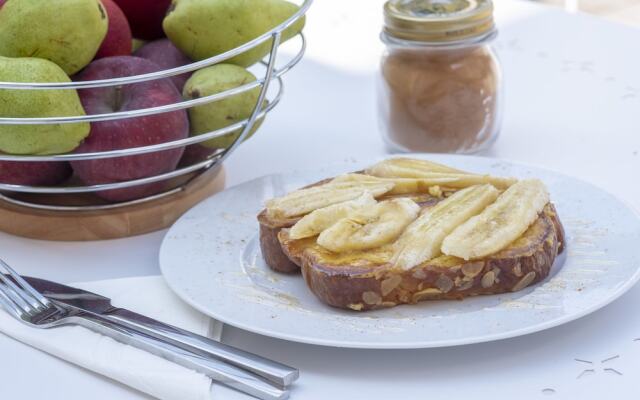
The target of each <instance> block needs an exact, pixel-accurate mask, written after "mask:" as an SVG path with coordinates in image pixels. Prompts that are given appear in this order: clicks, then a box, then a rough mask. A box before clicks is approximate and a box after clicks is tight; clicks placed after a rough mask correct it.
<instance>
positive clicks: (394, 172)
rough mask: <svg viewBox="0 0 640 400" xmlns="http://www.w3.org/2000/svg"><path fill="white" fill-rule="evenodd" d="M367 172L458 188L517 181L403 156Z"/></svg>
mask: <svg viewBox="0 0 640 400" xmlns="http://www.w3.org/2000/svg"><path fill="white" fill-rule="evenodd" d="M366 173H367V174H370V175H373V176H377V177H381V178H413V179H420V180H422V182H423V184H425V185H431V186H433V185H442V186H447V187H451V188H457V189H459V188H465V187H469V186H473V185H481V184H485V183H489V184H491V185H493V186H495V187H497V188H498V189H506V188H508V187H509V186H511V185H513V184H514V183H515V182H516V180H515V179H513V178H502V177H496V176H490V175H478V174H472V173H470V172H464V171H460V170H456V169H453V168H449V167H446V166H444V165H440V164H436V163H432V162H429V161H423V160H412V159H402V158H397V159H391V160H387V161H383V162H381V163H378V164H376V165H374V166H372V167H371V168H368V169H367V170H366Z"/></svg>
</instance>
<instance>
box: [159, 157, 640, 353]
mask: <svg viewBox="0 0 640 400" xmlns="http://www.w3.org/2000/svg"><path fill="white" fill-rule="evenodd" d="M411 156H417V158H425V157H433V156H435V157H453V158H458V159H464V158H467V159H468V158H475V159H483V160H488V161H494V162H506V163H508V164H514V165H518V166H522V167H528V168H533V169H537V170H544V171H547V172H550V173H553V174H556V175H560V176H562V177H566V178H569V179H571V180H575V181H579V182H580V183H582V184H585V185H588V186H591V187H592V188H594V189H596V190H599V191H601V192H604V193H606V194H607V195H609V196H611V197H612V198H614V199H616V200H617V201H619V202H620V203H621V204H623V205H624V206H625V207H626V208H627V209H628V210H630V211H631V212H632V213H633V214H634V215H635V216H636V218H637V219H638V220H639V221H640V211H638V210H637V209H636V208H635V207H634V206H633V205H631V204H629V202H628V201H626V200H625V199H621V198H620V197H619V196H617V195H615V194H613V193H611V192H609V191H608V190H606V189H604V188H601V187H600V186H597V185H595V184H593V183H591V182H588V181H586V180H584V179H582V178H577V177H573V176H570V175H567V174H565V173H562V172H559V171H557V170H553V169H550V168H546V167H539V166H537V165H535V164H528V163H523V162H518V161H512V160H509V159H505V158H494V157H484V156H475V155H459V154H434V153H407V154H393V155H388V156H378V157H372V161H375V160H381V159H388V158H393V157H411ZM359 161H360V160H359ZM341 165H348V163H345V162H342V163H339V162H336V163H328V164H326V165H325V166H341ZM320 169H321V167H320V168H309V169H294V170H291V171H289V172H280V173H274V174H267V175H262V176H259V177H256V178H254V179H250V180H247V181H245V182H241V183H238V184H236V185H233V186H231V187H229V188H226V189H225V190H224V191H226V190H230V189H233V188H235V187H238V186H241V185H248V184H252V183H254V182H257V181H260V180H264V179H268V178H270V177H273V176H286V175H290V174H292V173H294V172H296V173H305V172H312V171H318V170H320ZM214 196H216V195H215V194H214V195H213V196H211V197H210V198H213V197H214ZM207 200H208V199H205V200H204V201H207ZM197 206H198V205H196V206H194V208H195V207H197ZM188 212H189V211H187V213H188ZM185 215H186V213H185ZM181 219H182V217H181V218H180V219H179V220H178V221H176V224H177V223H178V222H179V221H180V220H181ZM174 225H175V224H174ZM172 230H173V226H172V227H171V228H170V229H169V230H168V231H167V233H166V234H165V236H164V237H163V239H162V243H161V245H160V250H159V252H158V258H159V265H160V272H161V275H162V277H163V279H164V281H165V282H166V284H167V286H168V287H169V288H170V289H171V291H172V292H173V293H175V294H176V295H177V296H178V297H179V298H180V299H181V300H182V301H184V302H185V303H187V304H188V305H189V306H191V307H193V308H194V309H196V310H198V311H199V312H201V313H203V314H204V315H207V316H208V317H210V318H213V319H215V320H218V321H220V322H222V323H224V324H228V325H230V326H233V327H235V328H238V329H242V330H245V331H248V332H252V333H255V334H258V335H262V336H267V337H271V338H276V339H280V340H286V341H290V342H295V343H302V344H311V345H317V346H326V347H335V348H351V349H371V350H393V349H396V350H402V349H405V350H406V349H427V348H443V347H454V346H464V345H472V344H478V343H488V342H494V341H499V340H505V339H511V338H515V337H520V336H525V335H530V334H533V333H537V332H542V331H545V330H547V329H551V328H555V327H557V326H561V325H564V324H567V323H569V322H572V321H575V320H578V319H580V318H583V317H585V316H587V315H589V314H592V313H594V312H596V311H598V310H600V309H602V308H604V307H606V306H608V305H610V304H611V303H613V302H614V301H616V300H617V299H619V298H620V297H621V296H622V295H624V294H625V293H626V292H628V291H629V290H630V289H631V288H633V287H634V286H635V285H636V284H637V283H638V281H640V266H638V267H637V268H636V270H635V272H634V273H633V275H632V276H631V278H630V279H628V280H627V281H626V282H625V283H624V284H623V285H620V286H619V287H618V288H617V289H616V290H614V291H612V292H611V294H610V296H608V297H607V299H606V300H605V301H602V302H599V303H596V304H593V305H592V306H591V307H588V308H585V309H584V310H581V311H579V312H575V313H572V314H569V315H565V316H562V317H559V318H556V319H553V320H550V321H546V322H541V323H538V324H535V325H532V326H528V327H525V328H520V329H513V330H510V331H506V332H498V333H493V334H486V335H481V336H478V335H476V336H471V337H465V338H459V339H445V340H436V341H434V340H429V341H419V340H417V341H411V342H407V341H402V342H383V343H375V342H371V341H364V342H363V341H357V342H356V341H349V340H346V341H345V340H342V341H338V340H334V339H318V338H313V337H311V338H309V337H305V336H301V335H295V334H286V333H282V332H279V331H272V330H270V329H266V328H260V327H255V326H252V325H250V324H246V323H242V322H238V321H232V320H230V319H229V318H225V317H220V316H217V315H214V314H215V313H214V312H213V311H212V310H210V309H208V308H207V307H204V306H201V305H200V304H198V303H197V302H196V301H195V300H193V299H192V298H190V297H189V296H188V295H187V294H186V293H183V291H182V290H181V289H180V288H178V287H177V286H176V285H175V283H173V282H171V281H169V279H167V274H166V273H165V266H164V265H163V262H162V258H163V256H162V254H163V253H164V251H165V249H166V246H165V243H166V242H167V241H168V240H169V236H170V234H171V231H172ZM566 257H569V255H568V254H567V256H566Z"/></svg>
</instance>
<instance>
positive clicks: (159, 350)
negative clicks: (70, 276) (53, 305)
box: [71, 313, 289, 400]
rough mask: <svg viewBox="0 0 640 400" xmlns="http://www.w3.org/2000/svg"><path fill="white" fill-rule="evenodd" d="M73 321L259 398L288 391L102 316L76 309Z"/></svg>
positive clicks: (275, 398) (274, 399)
mask: <svg viewBox="0 0 640 400" xmlns="http://www.w3.org/2000/svg"><path fill="white" fill-rule="evenodd" d="M71 318H73V320H74V323H76V324H78V325H81V326H83V327H85V328H88V329H91V330H93V331H97V332H98V333H101V334H103V335H105V336H109V337H111V338H113V339H115V340H117V341H119V342H121V343H125V344H128V345H130V346H133V347H136V348H139V349H141V350H144V351H146V352H149V353H151V354H154V355H156V356H159V357H162V358H164V359H166V360H168V361H171V362H173V363H176V364H178V365H182V366H183V367H186V368H189V369H192V370H194V371H197V372H200V373H202V374H204V375H207V376H208V377H210V378H211V379H212V380H214V381H216V382H219V383H221V384H224V385H226V386H229V387H231V388H234V389H236V390H239V391H241V392H243V393H246V394H249V395H251V396H254V397H257V398H259V399H263V400H285V399H287V398H289V391H287V390H281V389H279V388H277V387H275V386H272V385H271V384H270V383H268V382H265V381H263V380H262V379H261V378H259V377H258V376H256V375H254V374H252V373H250V372H247V371H245V370H243V369H240V368H237V367H234V366H233V365H229V364H225V363H224V362H222V361H220V360H216V359H211V358H205V357H202V356H200V355H198V354H194V353H191V352H189V351H188V350H185V349H182V348H179V347H175V346H172V345H171V344H168V343H165V342H163V341H161V340H158V339H156V338H154V337H151V336H148V335H145V334H143V333H140V332H137V331H135V330H133V329H131V328H128V327H127V326H124V325H120V324H118V323H115V322H113V321H110V320H109V319H107V318H104V317H102V316H99V315H96V314H91V313H78V314H76V315H75V316H73V317H71Z"/></svg>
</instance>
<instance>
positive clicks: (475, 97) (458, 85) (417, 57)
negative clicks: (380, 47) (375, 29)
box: [379, 0, 502, 153]
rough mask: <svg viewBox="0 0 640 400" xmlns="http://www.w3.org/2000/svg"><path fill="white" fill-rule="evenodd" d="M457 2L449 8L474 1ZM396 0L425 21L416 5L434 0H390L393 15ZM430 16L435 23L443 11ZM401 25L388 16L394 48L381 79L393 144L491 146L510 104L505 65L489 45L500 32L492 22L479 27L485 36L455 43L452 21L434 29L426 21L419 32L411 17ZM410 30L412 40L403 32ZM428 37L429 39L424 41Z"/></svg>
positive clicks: (449, 149) (449, 148)
mask: <svg viewBox="0 0 640 400" xmlns="http://www.w3.org/2000/svg"><path fill="white" fill-rule="evenodd" d="M450 2H451V3H452V8H451V9H449V10H448V11H451V10H456V9H457V8H455V7H461V6H462V5H464V4H462V5H461V3H469V2H470V1H465V0H451V1H450ZM390 3H391V4H392V5H393V3H401V4H400V5H401V6H403V7H405V8H404V9H401V10H402V11H403V12H405V13H406V12H408V11H407V10H410V11H411V12H412V13H413V14H411V15H413V20H412V21H411V22H412V23H415V20H416V18H417V17H415V15H414V14H415V11H416V10H423V9H422V8H420V7H425V6H429V5H430V4H431V5H433V4H432V2H430V1H429V0H427V1H424V0H423V1H417V0H415V1H411V0H410V1H407V0H402V1H390V2H389V3H387V7H386V8H385V12H386V13H387V14H388V13H389V12H390V11H389V10H390V8H389V7H390V6H389V4H390ZM413 3H416V4H413ZM417 3H419V4H417ZM454 3H455V4H454ZM480 3H486V2H480ZM438 4H442V0H440V1H439V2H438ZM474 4H475V5H476V6H478V5H479V4H478V3H477V2H476V3H474ZM488 4H489V5H491V3H490V2H489V3H488ZM398 7H399V6H398V5H397V4H396V7H395V8H391V10H393V11H396V12H397V11H398ZM473 10H474V9H472V11H473ZM491 10H492V8H491ZM445 11H447V10H445ZM466 11H467V12H469V10H468V9H467V10H466ZM476 11H477V10H476ZM485 12H486V10H485ZM422 14H425V13H424V12H422V13H420V15H422ZM450 14H451V13H450V12H449V13H445V15H446V16H447V18H449V22H448V24H450V25H451V22H450V21H451V20H455V19H452V17H451V15H450ZM462 14H464V13H462ZM426 15H428V16H429V18H430V19H429V18H427V21H428V22H433V21H438V20H439V18H442V16H440V15H439V14H437V13H436V15H435V16H434V15H432V14H431V13H428V12H427V13H426ZM465 15H466V14H465ZM465 15H463V16H465ZM491 15H492V14H491ZM466 17H468V15H466ZM461 18H462V17H461ZM422 19H424V17H423V18H422ZM477 20H478V19H477V18H476V19H475V20H474V21H477ZM393 23H394V20H391V22H389V16H388V15H387V27H386V28H385V32H384V33H383V39H384V40H385V42H386V43H387V52H386V54H385V56H384V57H383V59H382V64H381V79H380V84H379V86H380V87H379V111H380V117H381V121H382V129H383V134H384V136H385V139H386V141H387V142H388V143H389V144H390V145H391V146H392V147H393V148H394V149H397V150H401V151H420V152H440V153H469V152H475V151H478V150H481V149H483V148H485V147H487V146H488V145H490V144H491V143H492V142H493V141H494V140H495V138H496V136H497V133H498V131H499V127H500V122H501V105H502V101H501V100H502V99H501V97H502V96H501V71H500V66H499V64H498V61H497V58H496V57H495V55H494V53H493V50H492V49H491V47H490V46H489V45H488V42H489V41H490V39H491V38H492V37H493V36H494V35H495V30H494V29H493V23H492V19H491V25H490V26H489V25H487V26H485V27H484V28H482V29H480V28H478V29H479V31H478V32H477V33H478V34H479V35H480V36H477V35H472V36H470V37H463V38H460V37H455V39H456V40H455V41H453V42H449V35H448V33H450V32H449V31H447V29H448V28H447V26H448V25H446V24H445V25H442V24H440V25H438V26H437V27H438V29H437V30H435V31H433V30H429V29H425V26H426V27H427V28H430V26H429V25H428V24H426V25H422V26H421V27H420V30H418V31H417V33H416V32H410V31H409V30H408V29H407V24H406V21H404V25H402V28H403V29H402V30H394V25H393ZM395 23H396V24H397V21H396V22H395ZM453 26H454V27H455V26H457V25H455V24H453ZM416 29H418V28H416ZM452 29H453V28H452ZM407 32H409V34H408V33H407ZM425 32H426V33H425ZM467 34H468V33H467ZM402 35H409V38H406V37H400V38H398V37H397V36H402ZM425 35H426V36H425ZM425 38H428V39H429V41H424V40H418V39H425ZM408 39H411V40H408ZM438 39H439V40H438Z"/></svg>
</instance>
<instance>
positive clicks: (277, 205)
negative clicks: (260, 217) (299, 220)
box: [266, 182, 394, 218]
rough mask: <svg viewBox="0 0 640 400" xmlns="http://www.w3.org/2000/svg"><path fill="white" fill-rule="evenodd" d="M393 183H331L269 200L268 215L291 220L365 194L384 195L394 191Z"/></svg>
mask: <svg viewBox="0 0 640 400" xmlns="http://www.w3.org/2000/svg"><path fill="white" fill-rule="evenodd" d="M393 186H394V185H393V183H391V182H379V183H377V184H362V183H359V182H330V183H327V184H324V185H320V186H314V187H310V188H306V189H300V190H296V191H295V192H291V193H289V194H287V195H286V196H284V197H279V198H275V199H272V200H269V201H268V202H267V204H266V206H267V213H268V215H269V216H270V217H272V218H291V217H297V216H300V215H305V214H308V213H310V212H311V211H314V210H317V209H320V208H324V207H327V206H330V205H333V204H338V203H343V202H345V201H349V200H354V199H357V198H358V197H360V196H362V195H363V194H364V193H365V192H368V193H370V194H371V195H372V196H373V197H378V196H380V195H383V194H385V193H387V192H388V191H390V190H391V189H393Z"/></svg>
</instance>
